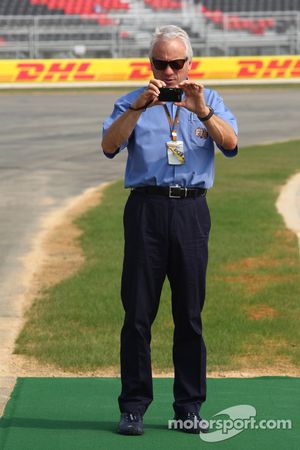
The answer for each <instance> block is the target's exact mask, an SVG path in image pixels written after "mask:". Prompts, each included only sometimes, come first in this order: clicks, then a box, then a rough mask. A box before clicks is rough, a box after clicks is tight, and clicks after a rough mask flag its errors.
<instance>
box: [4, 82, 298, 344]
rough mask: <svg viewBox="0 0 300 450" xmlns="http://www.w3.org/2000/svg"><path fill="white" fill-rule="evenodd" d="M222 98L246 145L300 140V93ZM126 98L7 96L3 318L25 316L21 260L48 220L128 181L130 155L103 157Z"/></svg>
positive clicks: (250, 92) (235, 93) (247, 92)
mask: <svg viewBox="0 0 300 450" xmlns="http://www.w3.org/2000/svg"><path fill="white" fill-rule="evenodd" d="M221 93H222V95H223V98H224V100H225V102H226V103H227V104H228V105H229V106H230V108H231V110H232V111H233V112H234V113H235V114H236V116H237V117H238V120H239V129H240V146H244V145H248V144H256V143H265V142H273V141H276V140H279V141H280V140H286V139H290V138H297V137H300V131H299V104H300V92H299V90H296V89H279V88H275V89H257V90H255V88H252V89H243V90H235V89H234V88H231V89H226V90H224V91H221ZM119 95H121V94H120V92H115V93H109V92H105V93H97V92H88V91H87V92H84V93H83V92H78V93H75V92H68V93H57V92H56V93H31V92H28V93H14V94H9V93H1V94H0V105H1V107H0V217H1V221H0V255H1V258H0V286H1V288H0V289H1V295H0V317H2V318H5V317H7V316H9V317H12V316H15V315H16V314H17V312H16V310H15V308H14V302H13V299H14V298H16V296H17V294H18V293H20V292H21V291H22V289H23V286H22V283H21V282H20V277H19V275H20V273H21V272H22V259H21V258H22V255H24V254H26V253H27V252H29V250H30V246H31V242H32V238H33V237H34V236H35V234H36V233H37V232H38V231H39V227H40V219H41V218H42V217H44V216H46V215H48V214H49V213H50V212H52V211H53V210H55V209H57V208H59V207H61V206H62V205H63V204H64V202H65V201H66V200H67V199H69V198H70V197H73V196H77V195H80V194H81V193H82V191H83V190H84V189H86V188H88V187H92V186H96V185H98V184H100V183H101V182H104V181H109V180H113V179H116V178H119V177H121V176H122V174H123V171H124V161H125V158H124V156H125V155H124V156H119V157H117V158H116V159H115V160H113V161H110V160H108V159H106V158H105V157H104V156H103V155H102V153H101V152H100V132H101V123H102V120H103V118H104V117H105V116H106V115H107V114H108V113H109V112H110V110H111V107H112V104H113V101H114V99H115V98H117V97H118V96H119ZM0 341H1V330H0Z"/></svg>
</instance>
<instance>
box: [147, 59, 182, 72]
mask: <svg viewBox="0 0 300 450" xmlns="http://www.w3.org/2000/svg"><path fill="white" fill-rule="evenodd" d="M187 60H188V58H185V59H173V61H164V60H162V59H155V58H152V64H153V66H154V67H155V69H156V70H165V69H166V68H167V67H168V66H170V67H171V69H173V70H180V69H182V68H183V66H184V65H185V63H186V62H187Z"/></svg>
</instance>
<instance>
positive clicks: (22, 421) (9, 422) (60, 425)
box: [0, 417, 116, 432]
mask: <svg viewBox="0 0 300 450" xmlns="http://www.w3.org/2000/svg"><path fill="white" fill-rule="evenodd" d="M11 427H15V428H44V429H45V430H46V429H47V430H100V431H101V430H102V431H114V432H115V430H116V422H105V421H100V420H99V421H97V422H92V421H84V420H78V421H75V420H52V419H34V418H23V417H14V418H11V419H6V418H3V419H1V420H0V429H1V428H3V429H5V428H11Z"/></svg>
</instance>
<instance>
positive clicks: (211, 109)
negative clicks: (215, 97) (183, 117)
mask: <svg viewBox="0 0 300 450" xmlns="http://www.w3.org/2000/svg"><path fill="white" fill-rule="evenodd" d="M208 109H209V113H208V114H207V116H205V117H199V116H198V119H200V120H201V122H206V121H207V120H208V119H210V118H211V116H213V115H214V113H215V111H214V109H213V108H212V107H211V106H208Z"/></svg>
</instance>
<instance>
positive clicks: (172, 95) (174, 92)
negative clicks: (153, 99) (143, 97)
mask: <svg viewBox="0 0 300 450" xmlns="http://www.w3.org/2000/svg"><path fill="white" fill-rule="evenodd" d="M159 91H160V94H159V96H158V100H159V101H161V102H181V97H182V89H179V88H159Z"/></svg>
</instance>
